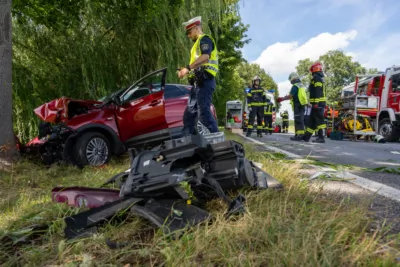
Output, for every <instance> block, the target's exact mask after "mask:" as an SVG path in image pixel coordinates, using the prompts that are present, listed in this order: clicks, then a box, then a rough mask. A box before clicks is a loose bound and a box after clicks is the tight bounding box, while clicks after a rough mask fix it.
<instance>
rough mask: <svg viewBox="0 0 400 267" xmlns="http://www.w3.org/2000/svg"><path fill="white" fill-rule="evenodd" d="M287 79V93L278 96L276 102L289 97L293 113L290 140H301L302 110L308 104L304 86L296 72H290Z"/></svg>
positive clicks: (302, 129) (302, 134)
mask: <svg viewBox="0 0 400 267" xmlns="http://www.w3.org/2000/svg"><path fill="white" fill-rule="evenodd" d="M289 81H290V83H291V84H292V89H291V90H290V93H289V95H287V96H285V97H280V98H278V102H282V101H284V100H288V99H290V104H291V105H292V109H293V113H294V129H295V136H293V137H291V138H290V140H293V141H302V140H303V137H304V110H305V106H306V105H307V104H308V101H307V94H306V88H305V87H304V85H303V84H302V83H301V81H300V77H299V75H298V74H297V73H296V72H292V73H291V74H290V75H289Z"/></svg>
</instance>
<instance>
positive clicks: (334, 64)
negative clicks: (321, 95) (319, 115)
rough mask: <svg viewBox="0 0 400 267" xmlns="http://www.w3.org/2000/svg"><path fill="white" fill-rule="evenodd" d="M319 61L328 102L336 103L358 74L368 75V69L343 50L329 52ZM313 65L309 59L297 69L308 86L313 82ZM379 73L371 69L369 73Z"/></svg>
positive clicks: (301, 61)
mask: <svg viewBox="0 0 400 267" xmlns="http://www.w3.org/2000/svg"><path fill="white" fill-rule="evenodd" d="M318 61H320V62H322V63H323V65H324V72H325V74H326V77H325V81H326V86H327V97H328V102H333V101H335V100H336V99H337V98H338V97H339V96H340V93H341V90H342V88H343V87H344V86H346V85H348V84H350V83H351V82H354V81H355V78H356V75H357V74H366V73H367V69H365V68H364V67H362V66H361V64H360V63H359V62H357V61H354V60H353V58H352V57H351V56H346V55H345V54H344V52H343V51H341V50H333V51H329V52H327V53H326V54H324V55H322V56H320V57H319V59H318ZM312 63H313V62H312V61H311V60H310V59H309V58H307V59H303V60H300V61H299V62H298V64H297V67H296V70H297V72H298V73H299V75H300V76H303V78H302V81H303V83H304V84H306V85H308V84H309V83H310V80H311V73H310V71H309V69H310V66H311V64H312ZM377 71H378V70H377V69H370V70H368V73H375V72H377Z"/></svg>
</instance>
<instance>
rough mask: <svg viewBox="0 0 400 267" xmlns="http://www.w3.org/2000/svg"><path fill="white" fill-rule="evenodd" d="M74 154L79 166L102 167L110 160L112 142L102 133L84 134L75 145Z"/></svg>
mask: <svg viewBox="0 0 400 267" xmlns="http://www.w3.org/2000/svg"><path fill="white" fill-rule="evenodd" d="M74 154H75V160H76V162H77V163H78V164H79V165H83V166H84V165H91V166H101V165H104V164H106V163H107V162H108V161H109V160H110V157H111V147H110V142H109V141H108V139H107V138H106V137H105V136H104V135H102V134H101V133H94V132H89V133H84V134H83V135H82V136H81V137H79V139H78V141H77V142H76V143H75V147H74Z"/></svg>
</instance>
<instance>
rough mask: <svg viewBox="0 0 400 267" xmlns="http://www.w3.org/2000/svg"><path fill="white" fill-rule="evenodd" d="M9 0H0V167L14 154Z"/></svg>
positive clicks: (7, 162)
mask: <svg viewBox="0 0 400 267" xmlns="http://www.w3.org/2000/svg"><path fill="white" fill-rule="evenodd" d="M11 39H12V37H11V0H3V1H0V168H1V167H2V166H4V165H9V164H10V162H11V161H12V159H13V157H14V156H15V154H16V147H15V138H14V133H13V124H12V85H11V83H12V74H11V72H12V50H11V49H12V45H11Z"/></svg>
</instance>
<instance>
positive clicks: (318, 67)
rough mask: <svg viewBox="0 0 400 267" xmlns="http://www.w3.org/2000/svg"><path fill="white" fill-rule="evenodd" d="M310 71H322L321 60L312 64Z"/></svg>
mask: <svg viewBox="0 0 400 267" xmlns="http://www.w3.org/2000/svg"><path fill="white" fill-rule="evenodd" d="M310 71H311V72H312V73H314V72H320V71H322V63H321V62H315V63H314V64H312V65H311V67H310Z"/></svg>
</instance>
